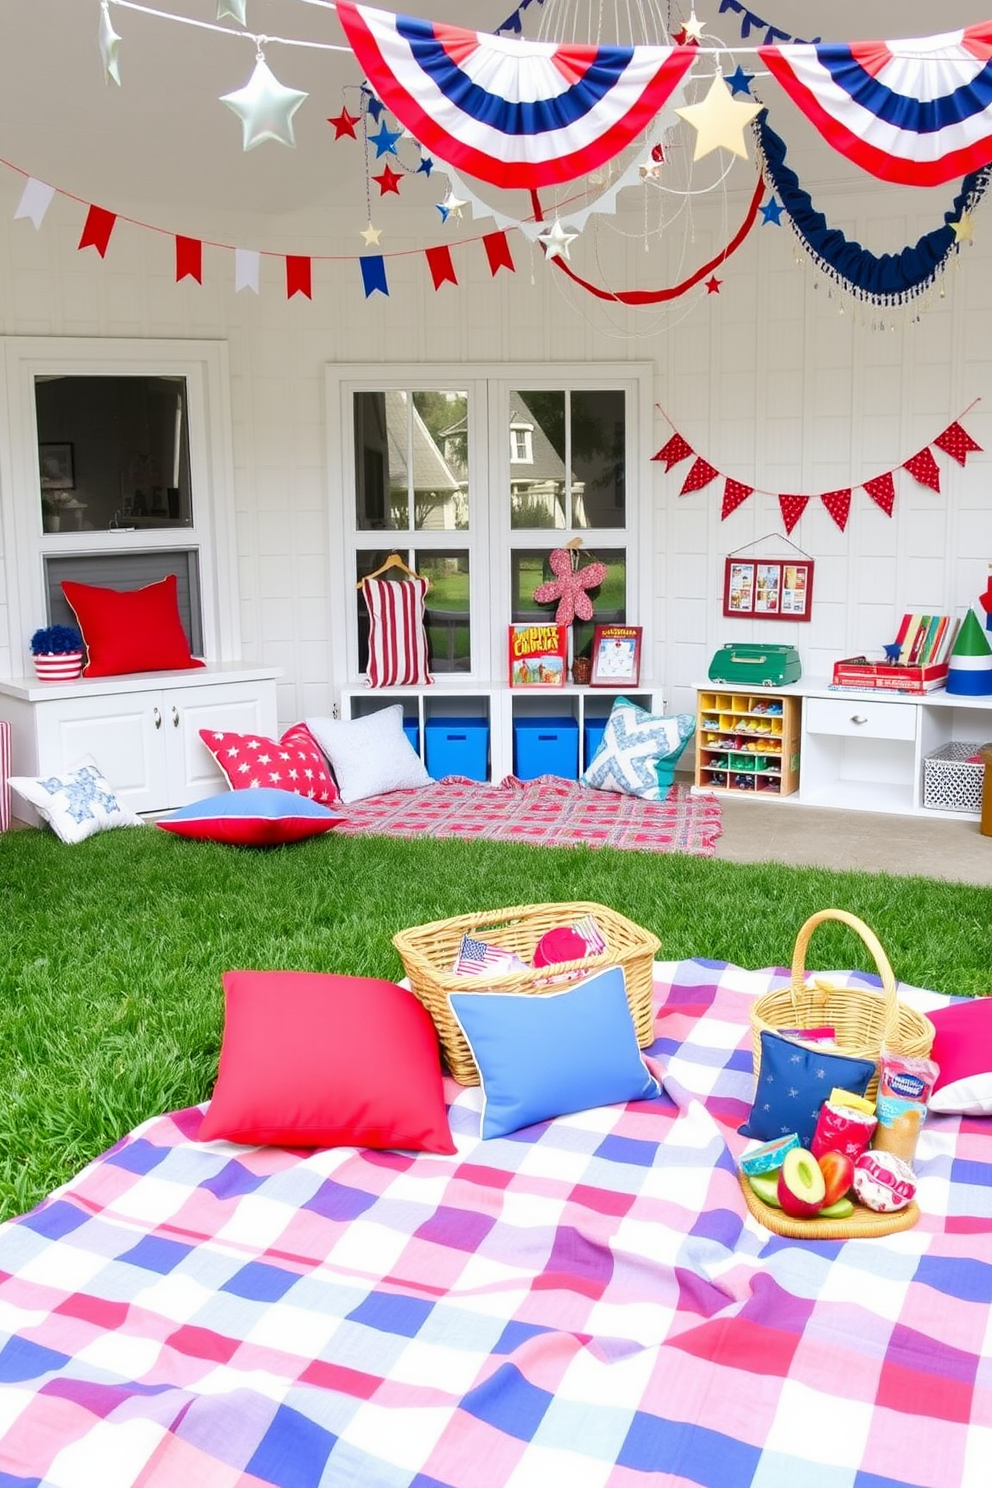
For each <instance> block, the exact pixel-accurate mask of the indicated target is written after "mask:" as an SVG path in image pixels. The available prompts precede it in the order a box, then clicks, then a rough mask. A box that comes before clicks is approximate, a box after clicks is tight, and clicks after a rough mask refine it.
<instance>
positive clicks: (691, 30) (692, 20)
mask: <svg viewBox="0 0 992 1488" xmlns="http://www.w3.org/2000/svg"><path fill="white" fill-rule="evenodd" d="M705 24H706V22H705V21H697V20H696V12H695V11H693V12H692V15H691V16H690V17H689V19H688V20H687V21H686V22H685V23H684V25H683V27H682V30H683V31H684V32H685V39H686V41H687V42H689V41H695V42H698V41H699V40H700V38H701V37H702V34H703V27H704V26H705Z"/></svg>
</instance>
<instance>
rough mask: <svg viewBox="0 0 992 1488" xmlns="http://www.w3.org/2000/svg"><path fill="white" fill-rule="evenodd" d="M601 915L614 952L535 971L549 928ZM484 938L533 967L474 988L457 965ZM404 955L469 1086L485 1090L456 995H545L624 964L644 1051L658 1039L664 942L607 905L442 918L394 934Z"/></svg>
mask: <svg viewBox="0 0 992 1488" xmlns="http://www.w3.org/2000/svg"><path fill="white" fill-rule="evenodd" d="M590 914H591V915H594V916H595V919H596V922H597V924H598V925H599V928H600V930H601V931H602V934H603V939H604V940H605V941H606V950H605V951H602V952H600V954H599V955H597V956H587V957H586V958H585V959H584V960H582V961H562V962H560V963H558V964H556V965H554V966H542V967H541V968H540V969H539V970H535V969H533V968H532V967H531V966H530V965H529V963H530V961H531V960H532V959H533V955H534V948H535V947H536V945H537V942H538V941H539V940H540V939H541V936H542V935H543V934H544V933H545V931H547V930H553V929H555V928H557V927H558V926H560V925H571V924H573V923H574V922H575V921H576V920H579V919H581V918H582V917H583V916H584V915H590ZM463 935H470V936H472V937H473V939H478V940H484V941H486V942H487V943H488V944H489V945H495V946H501V947H503V948H504V949H505V950H510V951H515V952H516V953H517V955H518V956H519V957H520V958H521V960H522V961H526V962H527V963H528V966H527V969H526V970H525V971H517V972H511V973H510V974H509V975H508V976H494V977H487V978H486V989H485V990H483V989H481V988H478V987H476V986H474V985H473V982H472V981H471V980H470V979H467V978H466V977H464V976H455V974H454V972H453V971H452V967H453V966H454V964H455V959H456V957H457V955H458V952H459V950H460V948H461V943H462V936H463ZM393 945H394V946H395V947H396V949H397V950H398V951H399V953H400V959H401V960H402V962H403V968H404V970H405V971H406V974H407V977H408V978H409V981H410V987H411V989H412V990H413V992H414V993H415V994H416V996H417V997H419V999H420V1001H421V1002H422V1003H423V1005H424V1007H425V1008H426V1009H427V1011H428V1012H429V1013H430V1015H431V1017H432V1018H433V1020H434V1026H435V1028H436V1029H437V1034H438V1039H439V1041H440V1044H441V1052H442V1054H443V1056H444V1062H445V1064H446V1066H447V1068H448V1069H449V1070H450V1071H451V1073H452V1075H454V1077H455V1079H456V1080H458V1081H459V1083H460V1084H462V1085H478V1083H479V1070H478V1066H477V1065H476V1063H475V1060H474V1059H473V1058H472V1053H471V1050H470V1049H469V1046H468V1043H467V1042H466V1039H465V1035H464V1034H463V1033H462V1031H461V1029H460V1028H459V1026H458V1024H457V1022H456V1021H455V1018H454V1014H453V1013H452V1011H451V1006H450V1004H449V1002H448V994H449V993H450V992H478V993H479V996H481V997H484V996H485V995H486V990H492V991H495V992H525V993H534V994H535V995H540V994H541V993H544V992H552V991H555V990H556V988H557V990H560V989H561V982H560V980H559V981H557V982H556V981H554V980H552V979H554V978H561V977H562V976H563V975H565V974H566V973H568V972H570V971H600V970H602V969H603V968H605V967H607V966H622V967H623V972H624V980H625V983H626V988H627V1002H628V1003H629V1005H630V1012H631V1017H632V1018H633V1020H634V1030H635V1032H636V1034H637V1042H638V1044H639V1045H640V1047H641V1048H642V1049H645V1048H647V1046H648V1044H650V1043H652V1042H653V1040H654V1009H653V1006H652V992H653V976H654V971H653V965H654V958H655V956H656V955H657V953H658V950H659V949H660V946H661V942H660V940H658V938H657V936H655V935H652V934H651V933H650V931H648V930H642V929H641V927H640V926H639V925H635V924H634V923H633V921H631V920H628V919H625V918H624V916H623V915H621V914H617V912H616V910H613V909H609V908H608V907H607V906H606V905H605V904H593V903H586V902H582V901H574V902H571V903H565V904H521V905H517V906H516V907H515V908H513V909H489V910H483V911H480V912H479V913H478V914H466V915H457V916H455V918H454V919H450V920H434V921H433V922H432V923H431V924H429V925H416V926H414V927H413V929H411V930H401V931H399V932H398V933H397V934H396V935H394V936H393Z"/></svg>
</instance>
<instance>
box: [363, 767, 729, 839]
mask: <svg viewBox="0 0 992 1488" xmlns="http://www.w3.org/2000/svg"><path fill="white" fill-rule="evenodd" d="M341 809H342V810H343V811H344V812H345V814H346V818H347V819H346V821H344V822H342V824H341V826H340V827H338V829H337V830H338V831H339V832H344V833H346V834H348V835H350V836H356V835H358V834H360V833H363V832H370V833H374V834H379V835H385V836H388V837H468V838H472V837H476V838H482V839H486V840H488V841H500V842H530V843H534V844H535V845H537V846H540V847H578V846H580V845H583V846H586V847H620V848H632V849H634V850H636V851H638V852H684V853H694V854H696V855H697V856H703V857H709V856H712V854H713V852H714V851H715V848H716V839H717V838H718V837H719V835H720V833H721V831H722V830H723V827H722V822H721V817H720V802H719V800H718V799H717V797H716V796H708V795H705V796H694V795H693V794H692V793H691V792H690V790H689V788H688V787H687V786H684V785H673V786H672V788H671V790H670V792H669V794H668V799H667V801H642V800H640V799H639V798H638V797H637V796H624V795H619V794H617V793H615V792H613V791H599V790H591V789H590V788H589V787H588V786H584V785H580V784H579V783H578V781H577V780H561V779H559V778H558V777H557V776H556V775H541V776H540V777H539V778H538V779H536V780H518V779H517V778H516V776H514V775H507V776H506V778H505V780H503V782H502V783H501V784H500V785H482V784H480V783H479V781H477V780H466V779H465V778H464V777H463V776H461V775H449V776H447V777H446V778H445V779H443V780H439V781H436V782H435V783H434V784H433V785H428V786H425V787H424V788H423V789H422V790H413V791H391V792H389V794H388V795H384V796H371V797H370V798H369V799H368V800H365V801H355V802H354V803H353V804H351V805H350V806H344V807H342V808H341Z"/></svg>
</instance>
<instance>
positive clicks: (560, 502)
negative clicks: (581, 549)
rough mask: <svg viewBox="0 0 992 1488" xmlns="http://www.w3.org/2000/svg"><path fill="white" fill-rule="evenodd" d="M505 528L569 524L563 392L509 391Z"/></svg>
mask: <svg viewBox="0 0 992 1488" xmlns="http://www.w3.org/2000/svg"><path fill="white" fill-rule="evenodd" d="M509 437H510V526H511V527H514V528H517V529H519V528H523V527H527V528H538V529H547V530H550V531H554V530H555V529H559V530H561V529H564V528H565V527H567V526H568V525H569V523H568V510H567V500H568V481H567V478H566V467H565V394H564V393H561V392H550V393H536V392H535V393H511V394H510V430H509Z"/></svg>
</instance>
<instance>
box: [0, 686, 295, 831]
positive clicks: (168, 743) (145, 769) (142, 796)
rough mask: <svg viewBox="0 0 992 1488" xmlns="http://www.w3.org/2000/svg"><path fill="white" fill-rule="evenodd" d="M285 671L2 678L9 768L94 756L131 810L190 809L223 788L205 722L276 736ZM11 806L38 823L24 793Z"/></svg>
mask: <svg viewBox="0 0 992 1488" xmlns="http://www.w3.org/2000/svg"><path fill="white" fill-rule="evenodd" d="M278 676H279V673H278V671H275V670H271V669H268V668H261V667H238V666H225V667H204V668H202V669H199V668H198V669H196V670H193V671H188V672H186V671H183V672H143V673H141V674H139V675H137V676H135V675H130V676H126V677H100V678H80V679H79V680H78V681H74V682H57V683H42V682H37V681H35V680H34V679H33V678H29V677H21V678H15V679H13V680H10V681H2V680H0V718H6V719H7V720H8V722H9V723H10V728H11V759H12V767H11V774H13V775H44V774H49V773H52V774H54V773H60V772H62V771H64V770H67V769H71V768H72V767H73V766H74V765H75V764H76V763H77V762H78V761H79V760H80V759H81V758H82V757H84V756H86V755H91V756H92V757H93V759H94V760H95V761H96V763H97V765H98V766H99V768H100V770H101V771H102V772H103V774H104V775H105V776H106V777H107V779H108V780H109V782H110V784H111V785H112V786H113V788H114V791H115V793H116V794H117V795H118V796H119V797H120V799H121V800H122V801H124V802H125V803H126V804H127V805H128V806H130V807H131V809H132V810H133V811H142V812H155V811H166V810H168V809H170V808H172V807H174V806H183V805H185V804H186V803H188V802H189V801H196V800H199V799H200V798H201V797H203V796H208V795H211V794H212V793H213V792H215V791H219V790H222V789H224V779H223V776H222V775H221V774H220V771H219V770H218V769H217V766H216V765H215V763H214V761H213V758H212V756H211V755H210V753H209V751H208V750H206V749H205V748H204V746H203V742H202V740H201V739H200V736H199V731H200V729H201V728H210V729H214V728H216V729H224V730H233V731H235V732H237V733H248V732H257V733H264V734H269V735H272V734H275V733H276V732H277V720H276V678H277V677H278ZM12 806H13V809H14V812H15V814H16V815H18V816H20V817H21V818H22V819H23V820H26V821H34V820H36V817H35V816H34V813H33V811H32V809H31V808H30V807H29V806H27V805H26V804H25V803H24V802H22V801H20V799H19V797H18V796H17V795H16V793H15V794H14V797H13V801H12Z"/></svg>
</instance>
